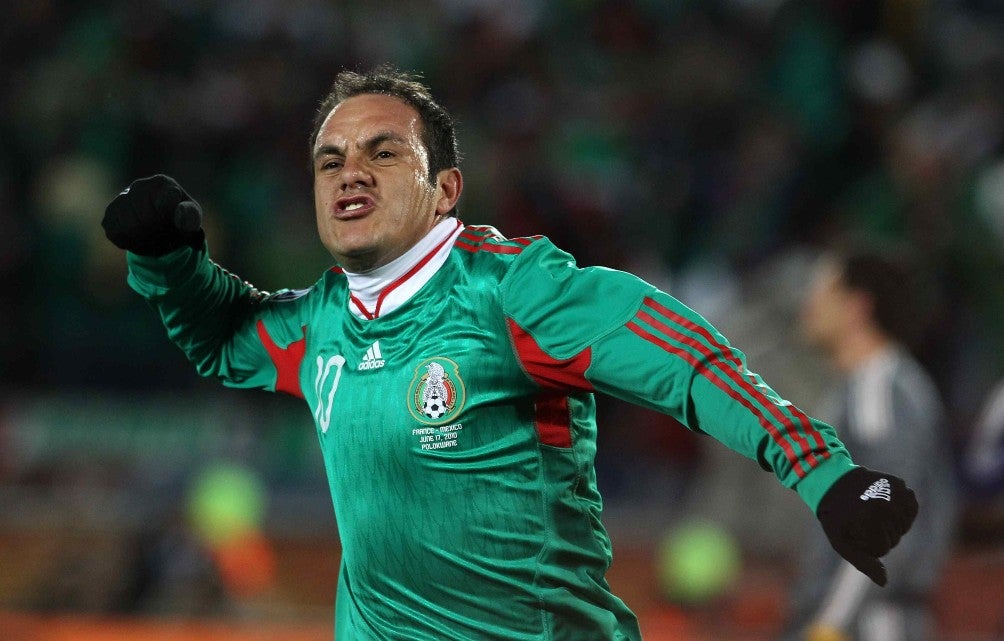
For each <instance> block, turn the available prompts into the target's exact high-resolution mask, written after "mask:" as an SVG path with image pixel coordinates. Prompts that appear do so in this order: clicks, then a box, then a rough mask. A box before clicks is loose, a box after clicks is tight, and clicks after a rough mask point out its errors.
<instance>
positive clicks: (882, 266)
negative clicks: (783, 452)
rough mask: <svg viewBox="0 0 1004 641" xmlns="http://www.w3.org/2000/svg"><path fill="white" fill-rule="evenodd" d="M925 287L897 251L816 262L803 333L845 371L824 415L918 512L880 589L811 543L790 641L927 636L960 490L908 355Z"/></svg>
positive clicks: (820, 543)
mask: <svg viewBox="0 0 1004 641" xmlns="http://www.w3.org/2000/svg"><path fill="white" fill-rule="evenodd" d="M921 287H922V280H921V278H920V273H919V271H918V269H917V266H916V265H915V264H914V261H913V260H912V259H911V257H910V256H909V255H908V254H907V253H906V252H904V251H901V250H893V249H884V250H880V249H879V248H878V247H869V246H864V245H857V246H852V247H850V248H848V249H845V250H843V251H835V252H832V253H830V254H828V255H826V256H825V257H824V258H822V259H821V260H820V264H819V267H818V269H817V273H816V274H815V277H814V279H813V283H812V286H811V288H810V292H809V294H808V296H807V299H806V302H805V305H804V307H803V314H802V319H801V320H802V328H803V330H804V333H805V335H806V337H807V339H808V340H809V341H810V342H811V343H812V344H813V345H815V346H816V347H818V348H820V349H821V350H823V351H824V352H825V353H826V355H827V357H828V358H829V359H830V361H831V362H832V363H833V365H834V366H835V367H836V368H837V370H838V371H839V372H840V373H841V374H842V380H841V382H840V384H839V387H838V389H836V390H834V392H833V393H832V395H831V398H830V400H829V404H828V405H829V409H828V410H827V411H825V412H823V413H822V416H824V417H825V418H826V420H827V421H828V422H830V423H831V424H832V425H834V426H835V427H836V429H837V430H838V433H839V435H840V438H841V440H842V441H843V442H844V444H845V445H846V446H847V449H848V451H849V452H850V453H851V454H852V455H853V456H854V460H855V461H856V462H858V463H860V464H862V465H865V466H874V467H878V468H881V469H886V470H890V471H892V472H893V473H895V474H897V475H900V476H902V477H903V478H905V479H907V480H908V481H909V483H910V484H911V485H912V486H913V487H915V488H916V489H917V496H918V500H919V502H920V504H921V510H920V516H919V517H918V519H917V522H916V523H915V525H914V527H913V530H912V531H911V532H910V533H909V534H908V535H907V536H906V537H904V539H903V541H902V542H901V543H900V545H899V547H898V548H897V549H896V550H894V551H893V552H892V553H890V554H889V556H888V558H887V559H886V563H887V565H888V567H889V584H888V585H887V586H886V587H885V589H882V590H879V589H876V588H875V586H874V585H873V584H872V582H871V581H869V580H868V577H866V576H865V575H863V574H861V573H860V572H859V571H857V570H856V569H855V568H854V567H853V566H852V565H850V564H848V563H847V562H846V561H844V560H843V559H841V558H840V557H839V556H838V555H836V554H834V553H833V551H832V550H831V549H830V547H829V546H828V545H827V544H826V540H825V539H821V538H820V537H818V536H814V537H812V541H811V544H810V545H809V546H807V554H806V558H805V559H804V567H803V569H802V572H803V574H802V578H801V580H800V581H799V582H798V583H797V584H796V585H795V586H794V589H793V591H792V608H793V617H792V619H791V621H790V625H789V626H788V630H787V633H786V636H785V640H786V641H830V640H832V641H840V640H848V639H854V640H856V641H921V640H923V639H930V638H931V635H932V621H931V616H930V613H929V600H930V597H931V593H932V590H933V588H934V587H935V584H936V582H937V579H938V576H939V573H940V571H941V568H942V564H943V562H944V560H945V559H946V557H947V556H948V553H949V548H950V545H951V540H952V529H953V523H954V514H955V505H956V493H955V482H954V474H953V470H952V462H951V461H952V459H951V455H950V449H949V444H948V439H947V434H946V433H945V425H944V421H945V413H944V411H943V408H942V403H941V400H940V398H939V395H938V391H937V389H935V385H934V383H933V382H932V380H931V377H930V376H929V375H928V374H927V372H925V371H924V369H923V367H922V366H921V365H920V364H919V363H918V362H917V361H916V360H915V359H914V357H913V356H911V354H910V352H909V351H908V347H907V346H908V345H910V344H912V343H913V342H914V341H915V340H916V339H917V338H918V337H919V335H920V333H921V332H922V330H923V329H924V327H925V320H924V319H925V317H929V313H928V310H926V309H924V306H923V304H922V303H921V295H922V290H921Z"/></svg>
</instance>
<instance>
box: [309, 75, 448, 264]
mask: <svg viewBox="0 0 1004 641" xmlns="http://www.w3.org/2000/svg"><path fill="white" fill-rule="evenodd" d="M421 134H422V121H421V119H420V117H419V115H418V112H417V111H416V110H415V109H414V108H412V107H411V106H409V105H407V104H405V103H403V102H401V101H400V100H397V99H396V98H391V97H389V96H384V95H379V94H363V95H359V96H354V97H352V98H349V99H347V100H345V101H343V102H341V103H340V104H339V105H338V106H336V107H335V108H334V109H333V110H332V111H331V113H330V114H328V117H327V119H326V120H325V121H324V123H323V124H322V125H321V128H320V130H319V132H318V135H317V142H316V143H315V144H314V153H313V156H314V157H313V164H314V207H315V210H316V214H317V231H318V233H319V234H320V237H321V242H322V243H323V244H324V246H325V247H326V248H327V249H328V251H329V252H331V254H332V256H334V257H335V259H336V260H337V261H338V262H339V264H341V265H342V266H343V267H345V268H346V269H348V270H349V271H353V272H361V271H367V270H369V269H373V268H375V267H379V266H381V265H385V264H387V263H388V262H390V261H392V260H394V259H395V258H397V257H398V256H400V255H401V254H403V253H404V252H406V251H407V250H408V249H409V248H410V247H411V246H412V245H414V244H415V243H416V242H417V241H419V240H420V239H421V238H422V237H423V236H424V235H425V234H426V233H428V231H429V230H430V229H432V227H433V226H434V225H435V224H436V223H437V222H439V221H440V220H441V219H442V216H443V214H445V213H447V211H449V206H451V204H450V203H444V198H443V192H442V188H441V186H440V185H438V184H432V183H431V182H430V181H429V161H428V153H427V152H426V149H425V146H424V145H423V144H422V140H421ZM444 208H445V209H444ZM441 209H442V210H443V211H440V210H441Z"/></svg>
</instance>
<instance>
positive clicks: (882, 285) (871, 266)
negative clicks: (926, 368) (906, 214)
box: [834, 241, 936, 348]
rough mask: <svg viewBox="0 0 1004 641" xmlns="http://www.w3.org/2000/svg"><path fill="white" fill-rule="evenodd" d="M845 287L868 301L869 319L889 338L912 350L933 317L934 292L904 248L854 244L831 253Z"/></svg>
mask: <svg viewBox="0 0 1004 641" xmlns="http://www.w3.org/2000/svg"><path fill="white" fill-rule="evenodd" d="M834 255H835V257H836V261H837V267H838V269H839V270H840V276H841V280H842V281H843V284H844V286H845V287H847V288H848V289H851V290H855V291H859V292H863V293H864V294H866V295H867V296H868V297H869V298H870V299H871V304H872V317H873V318H874V320H875V323H876V325H878V327H879V328H880V329H881V330H882V331H883V332H884V333H885V334H887V335H888V336H889V337H890V338H892V339H894V340H897V341H899V342H900V343H902V344H904V345H906V346H908V347H911V348H916V347H917V346H918V344H919V342H920V341H921V340H922V339H923V338H925V337H926V334H927V331H928V329H929V327H930V324H931V321H932V319H933V317H934V314H933V311H934V309H933V307H934V304H935V300H936V293H935V290H934V288H933V281H930V280H929V279H928V278H927V274H926V273H925V271H924V269H923V267H922V265H921V263H920V260H919V258H918V257H917V255H916V254H915V253H914V252H913V251H912V250H911V249H910V248H908V247H906V246H903V245H898V244H878V243H874V242H864V241H857V242H854V243H852V244H848V245H845V246H843V247H842V248H840V249H838V250H836V251H835V252H834Z"/></svg>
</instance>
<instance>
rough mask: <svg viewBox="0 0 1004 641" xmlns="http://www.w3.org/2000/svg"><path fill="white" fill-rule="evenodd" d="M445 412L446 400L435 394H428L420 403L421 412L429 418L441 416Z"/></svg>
mask: <svg viewBox="0 0 1004 641" xmlns="http://www.w3.org/2000/svg"><path fill="white" fill-rule="evenodd" d="M446 412H447V407H446V401H445V400H443V399H442V398H440V397H439V396H437V395H432V396H430V397H429V398H428V400H426V401H425V402H424V403H422V413H423V414H425V415H426V416H428V417H429V418H431V419H437V418H442V417H443V416H444V415H445V414H446Z"/></svg>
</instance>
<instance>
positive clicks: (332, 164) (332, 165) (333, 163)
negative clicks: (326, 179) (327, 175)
mask: <svg viewBox="0 0 1004 641" xmlns="http://www.w3.org/2000/svg"><path fill="white" fill-rule="evenodd" d="M341 166H342V161H340V160H328V161H325V162H324V163H323V164H322V165H321V169H326V170H331V169H339V168H340V167H341Z"/></svg>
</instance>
